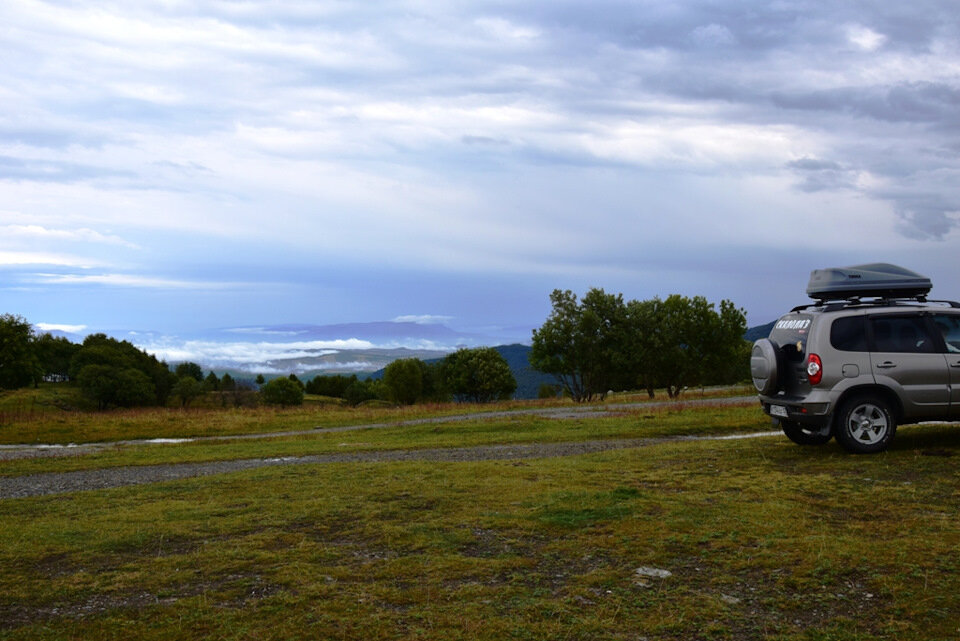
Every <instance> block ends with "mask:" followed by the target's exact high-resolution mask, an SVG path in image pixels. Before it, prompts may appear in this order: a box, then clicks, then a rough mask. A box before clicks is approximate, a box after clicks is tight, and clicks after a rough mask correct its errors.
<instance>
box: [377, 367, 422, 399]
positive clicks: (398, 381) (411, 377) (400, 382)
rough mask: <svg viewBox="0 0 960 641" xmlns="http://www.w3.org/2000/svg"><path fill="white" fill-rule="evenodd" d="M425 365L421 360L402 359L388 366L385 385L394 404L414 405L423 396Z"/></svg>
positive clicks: (384, 372) (384, 376)
mask: <svg viewBox="0 0 960 641" xmlns="http://www.w3.org/2000/svg"><path fill="white" fill-rule="evenodd" d="M423 370H424V364H423V361H421V360H420V359H419V358H401V359H399V360H396V361H393V362H392V363H390V364H389V365H387V367H386V369H384V371H383V384H384V386H386V388H387V395H388V397H389V399H390V400H391V401H393V402H394V403H399V404H401V405H413V404H414V403H416V402H417V401H418V400H420V397H421V395H422V394H423Z"/></svg>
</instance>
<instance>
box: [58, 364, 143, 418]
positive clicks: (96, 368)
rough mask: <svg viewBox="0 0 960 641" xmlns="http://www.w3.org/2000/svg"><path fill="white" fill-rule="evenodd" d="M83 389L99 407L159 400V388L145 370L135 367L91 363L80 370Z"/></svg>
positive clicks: (132, 405)
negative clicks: (157, 389) (157, 390)
mask: <svg viewBox="0 0 960 641" xmlns="http://www.w3.org/2000/svg"><path fill="white" fill-rule="evenodd" d="M76 378H77V382H78V383H79V385H80V389H81V390H82V391H83V393H84V394H85V395H86V396H87V397H88V398H90V399H91V400H93V401H95V402H96V403H97V408H98V409H101V410H103V409H107V408H109V407H114V406H117V407H136V406H140V405H152V404H154V403H156V398H157V397H156V388H155V387H154V384H153V381H151V380H150V378H149V377H148V376H147V375H146V374H144V373H143V372H141V371H139V370H136V369H133V368H132V367H128V368H120V367H113V366H110V365H98V364H90V365H86V366H84V367H83V369H81V370H80V372H79V373H78V374H77V377H76Z"/></svg>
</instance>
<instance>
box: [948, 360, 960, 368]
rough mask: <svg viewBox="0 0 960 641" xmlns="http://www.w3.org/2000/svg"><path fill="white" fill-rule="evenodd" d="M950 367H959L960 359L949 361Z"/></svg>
mask: <svg viewBox="0 0 960 641" xmlns="http://www.w3.org/2000/svg"><path fill="white" fill-rule="evenodd" d="M950 367H960V361H957V362H956V363H950Z"/></svg>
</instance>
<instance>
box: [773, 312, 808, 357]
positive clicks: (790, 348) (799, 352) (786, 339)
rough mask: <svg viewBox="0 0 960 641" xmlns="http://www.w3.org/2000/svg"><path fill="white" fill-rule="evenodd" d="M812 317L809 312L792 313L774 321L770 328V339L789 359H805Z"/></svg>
mask: <svg viewBox="0 0 960 641" xmlns="http://www.w3.org/2000/svg"><path fill="white" fill-rule="evenodd" d="M811 318H812V317H811V316H809V315H807V314H790V315H788V316H784V317H783V318H781V319H780V320H778V321H777V322H776V323H774V325H773V329H772V330H770V340H771V341H773V342H774V343H776V344H777V345H779V346H780V348H781V349H782V350H783V355H784V356H785V357H786V358H787V359H789V360H792V361H801V360H803V357H804V354H805V353H806V350H807V336H808V334H809V332H810V323H811Z"/></svg>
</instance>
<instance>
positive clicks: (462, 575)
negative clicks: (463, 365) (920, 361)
mask: <svg viewBox="0 0 960 641" xmlns="http://www.w3.org/2000/svg"><path fill="white" fill-rule="evenodd" d="M301 411H302V412H304V413H305V416H306V413H307V412H308V410H298V411H297V412H293V413H291V414H289V415H284V414H283V413H279V414H278V416H277V418H276V419H275V420H276V421H277V425H278V427H277V429H281V426H282V428H284V429H285V428H288V427H290V426H289V425H285V424H284V421H285V419H286V418H288V417H293V418H292V421H291V422H293V423H296V424H300V422H301V421H303V424H308V423H311V422H313V423H316V421H317V420H319V418H321V417H320V416H314V420H313V421H310V420H307V419H306V418H305V416H304V417H301V416H300V414H299V412H301ZM324 411H327V410H324ZM435 411H440V412H445V411H448V410H447V409H446V408H438V409H436V410H435ZM314 413H315V414H316V410H314ZM412 413H414V414H417V413H419V414H429V413H430V410H426V409H422V408H421V409H420V410H416V411H413V412H412ZM226 414H227V416H225V417H223V418H219V419H217V420H219V421H222V422H223V423H224V424H226V423H229V421H230V417H231V416H232V413H230V412H227V413H226ZM375 419H376V420H382V419H383V416H382V415H378V416H377V417H375ZM111 420H114V419H113V418H111ZM128 420H131V421H134V422H135V421H136V417H133V418H130V419H128ZM271 420H273V419H271ZM356 421H357V422H366V421H367V418H360V417H356ZM132 429H133V430H134V431H138V433H140V432H149V429H148V428H147V427H144V426H137V425H134V426H133V427H132ZM243 429H247V428H246V427H245V428H243ZM769 429H770V428H769V422H768V420H767V419H766V418H765V417H763V416H762V414H761V413H760V412H759V410H758V409H756V408H754V407H753V406H749V407H732V408H721V407H703V408H686V409H682V410H676V411H668V410H659V411H656V412H654V411H648V412H644V411H643V410H630V411H629V412H623V413H622V414H618V415H615V416H608V417H604V418H594V419H583V418H568V419H543V418H536V417H524V418H509V417H508V418H498V419H477V420H471V421H466V422H456V423H442V424H430V425H423V426H406V427H393V428H384V429H376V430H362V431H357V432H344V433H338V434H327V435H320V434H318V435H311V436H306V437H289V438H288V437H283V438H277V439H266V440H250V441H237V442H229V443H221V444H211V443H202V444H188V445H179V446H140V447H116V448H112V449H111V450H110V451H104V452H100V453H98V454H94V455H90V456H83V457H77V458H70V459H45V460H35V461H9V462H4V463H0V469H2V470H3V473H4V474H8V475H9V474H16V473H26V472H30V471H34V472H36V471H44V470H63V469H96V468H99V467H112V466H119V465H128V464H144V463H151V462H158V461H161V460H162V461H168V462H169V461H183V460H214V459H218V458H230V457H234V458H242V457H247V458H250V457H257V456H275V455H281V454H282V455H296V454H307V453H315V452H323V451H336V450H342V449H343V448H360V449H365V450H377V449H395V448H414V449H416V448H422V447H448V446H457V447H461V446H464V445H475V444H489V443H501V442H540V441H542V442H557V441H569V440H577V439H584V440H585V439H595V438H621V437H633V436H657V435H677V434H684V433H686V434H704V433H713V434H721V433H727V432H738V433H739V432H758V431H765V430H769ZM76 440H81V439H76ZM958 460H960V425H954V426H946V425H923V426H913V427H905V428H902V429H901V431H900V433H899V434H898V436H897V440H896V441H895V443H894V446H893V448H892V449H891V450H890V451H889V452H887V453H885V454H883V455H879V456H871V457H854V456H850V455H847V454H845V453H843V452H842V450H840V449H839V448H838V447H837V446H836V445H835V444H833V443H831V444H829V445H826V446H823V447H817V448H801V447H798V446H795V445H793V444H791V443H790V442H789V441H787V440H786V439H785V438H782V437H762V438H754V439H747V440H731V441H680V442H669V443H663V444H659V445H651V446H647V447H642V448H635V449H626V450H620V451H615V452H606V453H602V454H591V455H585V456H574V457H566V458H541V459H532V460H524V461H486V462H485V461H479V462H463V463H430V462H403V463H397V462H393V463H351V464H328V465H293V466H288V467H275V468H263V469H258V470H253V471H246V472H237V473H231V474H224V475H220V476H213V477H204V478H196V479H190V480H181V481H175V482H167V483H158V484H153V485H146V486H138V487H130V488H120V489H113V490H101V491H91V492H78V493H73V494H64V495H53V496H46V497H36V498H29V499H16V500H0V568H2V570H0V638H2V639H8V638H9V639H72V638H76V639H81V638H84V639H85V638H96V639H130V638H138V639H201V638H203V639H207V638H216V639H287V638H314V639H437V640H440V639H443V640H446V639H629V640H634V641H639V640H640V639H650V640H653V639H805V640H823V639H838V640H840V639H897V640H900V639H907V640H909V639H918V640H919V639H923V640H929V639H960V617H958V613H960V551H958V550H960V522H958V519H957V514H958V508H960V479H958V474H957V461H958ZM648 570H662V571H665V572H652V571H648ZM666 572H669V575H666ZM650 575H653V576H650Z"/></svg>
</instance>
